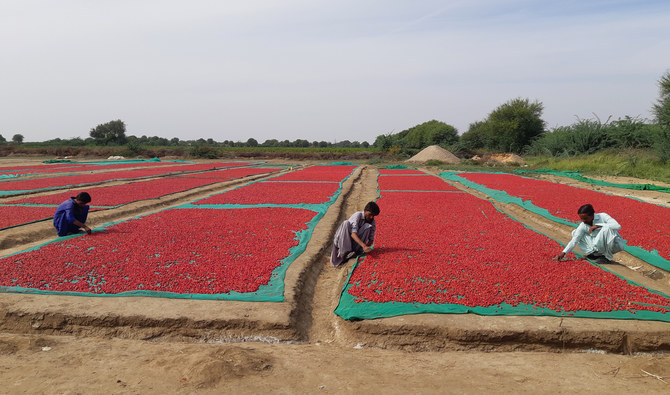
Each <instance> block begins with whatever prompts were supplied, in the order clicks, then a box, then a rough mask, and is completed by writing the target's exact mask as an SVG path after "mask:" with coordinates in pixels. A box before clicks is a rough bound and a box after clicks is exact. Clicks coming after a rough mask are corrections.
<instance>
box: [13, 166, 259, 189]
mask: <svg viewBox="0 0 670 395" xmlns="http://www.w3.org/2000/svg"><path fill="white" fill-rule="evenodd" d="M245 164H246V163H243V162H235V163H201V164H189V165H179V166H165V167H161V168H157V169H137V170H121V171H113V172H103V173H93V174H79V175H71V176H58V177H49V178H33V179H30V180H9V181H2V182H0V195H1V194H3V193H4V194H9V193H15V192H21V191H35V190H42V189H57V188H65V187H70V186H75V185H84V184H93V183H99V182H105V181H112V180H131V179H136V178H145V177H152V176H162V175H167V174H172V173H181V172H190V171H203V170H212V169H220V168H224V167H234V166H243V165H245Z"/></svg>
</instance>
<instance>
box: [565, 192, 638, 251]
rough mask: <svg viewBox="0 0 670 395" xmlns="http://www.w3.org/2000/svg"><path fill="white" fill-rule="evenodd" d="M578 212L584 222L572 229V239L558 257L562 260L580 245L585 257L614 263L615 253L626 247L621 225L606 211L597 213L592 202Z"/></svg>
mask: <svg viewBox="0 0 670 395" xmlns="http://www.w3.org/2000/svg"><path fill="white" fill-rule="evenodd" d="M577 214H578V215H579V218H580V219H581V220H582V223H581V224H579V226H578V227H577V229H575V230H573V231H572V240H570V242H569V243H568V245H567V246H565V248H564V249H563V252H561V253H560V254H559V255H558V256H557V259H558V260H559V261H560V260H561V259H563V258H564V257H565V254H568V253H569V252H570V251H572V249H573V248H575V246H578V247H579V249H580V250H582V254H583V255H584V257H585V258H588V259H592V260H595V261H596V262H598V263H612V258H613V255H614V254H615V253H617V252H619V251H623V250H624V248H625V245H624V240H623V238H622V237H621V235H619V230H621V225H619V223H618V222H617V221H616V220H615V219H614V218H612V217H610V216H609V215H607V214H606V213H597V214H596V212H595V210H594V209H593V206H591V205H590V204H585V205H583V206H581V207H580V208H579V210H577Z"/></svg>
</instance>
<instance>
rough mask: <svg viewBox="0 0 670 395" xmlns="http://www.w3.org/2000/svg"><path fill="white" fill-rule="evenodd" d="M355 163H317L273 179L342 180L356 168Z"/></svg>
mask: <svg viewBox="0 0 670 395" xmlns="http://www.w3.org/2000/svg"><path fill="white" fill-rule="evenodd" d="M356 167H357V166H355V165H315V166H310V167H307V168H305V169H299V170H295V171H292V172H290V173H287V174H283V175H281V176H278V177H275V178H273V179H272V180H273V181H331V182H340V181H342V180H343V179H344V178H346V177H347V176H348V175H349V174H351V172H352V171H353V170H354V169H355V168H356Z"/></svg>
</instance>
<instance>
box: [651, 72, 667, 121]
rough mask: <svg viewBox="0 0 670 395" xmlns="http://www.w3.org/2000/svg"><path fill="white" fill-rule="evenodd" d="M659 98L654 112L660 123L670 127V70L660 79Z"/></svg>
mask: <svg viewBox="0 0 670 395" xmlns="http://www.w3.org/2000/svg"><path fill="white" fill-rule="evenodd" d="M658 87H659V98H658V101H657V102H656V104H654V108H653V112H654V115H655V116H656V122H658V124H660V125H663V126H665V127H666V128H670V71H668V72H666V73H665V74H664V75H663V76H662V77H661V79H660V80H659V81H658Z"/></svg>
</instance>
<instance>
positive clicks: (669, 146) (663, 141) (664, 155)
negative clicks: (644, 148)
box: [654, 128, 670, 163]
mask: <svg viewBox="0 0 670 395" xmlns="http://www.w3.org/2000/svg"><path fill="white" fill-rule="evenodd" d="M657 136H658V138H657V140H656V144H655V145H654V148H656V151H657V152H658V157H659V159H660V160H661V161H662V162H663V163H668V161H670V129H666V128H663V129H661V130H660V131H659V133H658V135H657Z"/></svg>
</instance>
